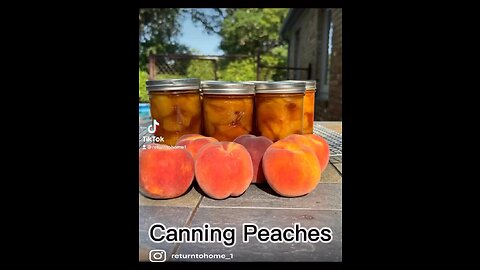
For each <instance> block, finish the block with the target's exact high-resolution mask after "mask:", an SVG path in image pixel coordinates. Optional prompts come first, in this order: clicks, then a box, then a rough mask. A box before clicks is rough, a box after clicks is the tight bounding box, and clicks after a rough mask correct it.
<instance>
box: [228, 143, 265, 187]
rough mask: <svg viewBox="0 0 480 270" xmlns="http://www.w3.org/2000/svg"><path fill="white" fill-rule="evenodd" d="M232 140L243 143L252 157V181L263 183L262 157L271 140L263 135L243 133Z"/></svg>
mask: <svg viewBox="0 0 480 270" xmlns="http://www.w3.org/2000/svg"><path fill="white" fill-rule="evenodd" d="M233 142H236V143H239V144H241V145H243V146H244V147H245V148H246V149H247V151H248V153H250V157H251V158H252V163H253V179H252V183H256V184H261V183H265V182H266V180H265V175H264V174H263V168H262V158H263V154H264V153H265V150H267V148H268V147H269V146H270V145H272V143H273V142H272V140H270V139H269V138H267V137H265V136H258V137H257V136H255V135H250V134H245V135H241V136H238V137H237V138H236V139H235V140H233Z"/></svg>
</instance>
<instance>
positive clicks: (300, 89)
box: [255, 81, 305, 94]
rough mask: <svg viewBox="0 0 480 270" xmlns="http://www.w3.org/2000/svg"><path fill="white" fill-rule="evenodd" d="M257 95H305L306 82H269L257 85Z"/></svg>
mask: <svg viewBox="0 0 480 270" xmlns="http://www.w3.org/2000/svg"><path fill="white" fill-rule="evenodd" d="M255 93H259V94H297V93H301V94H304V93H305V82H285V81H281V82H268V83H258V84H255Z"/></svg>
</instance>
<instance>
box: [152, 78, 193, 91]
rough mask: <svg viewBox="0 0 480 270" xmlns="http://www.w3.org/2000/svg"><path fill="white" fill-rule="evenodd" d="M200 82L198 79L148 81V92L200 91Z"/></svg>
mask: <svg viewBox="0 0 480 270" xmlns="http://www.w3.org/2000/svg"><path fill="white" fill-rule="evenodd" d="M199 88H200V80H199V79H196V78H186V79H166V80H151V81H147V90H148V91H149V92H150V91H179V90H198V89H199Z"/></svg>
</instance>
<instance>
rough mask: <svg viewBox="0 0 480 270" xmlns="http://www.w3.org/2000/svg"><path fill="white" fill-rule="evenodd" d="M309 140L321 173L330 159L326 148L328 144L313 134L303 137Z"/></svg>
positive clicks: (328, 150)
mask: <svg viewBox="0 0 480 270" xmlns="http://www.w3.org/2000/svg"><path fill="white" fill-rule="evenodd" d="M303 136H305V137H307V138H309V139H310V140H311V141H312V143H313V144H312V146H313V148H314V151H315V154H317V157H318V161H319V162H320V167H321V168H322V172H323V171H324V170H325V168H327V165H328V161H329V159H330V149H329V146H328V142H327V141H326V140H325V139H324V138H322V137H320V136H318V135H315V134H306V135H303Z"/></svg>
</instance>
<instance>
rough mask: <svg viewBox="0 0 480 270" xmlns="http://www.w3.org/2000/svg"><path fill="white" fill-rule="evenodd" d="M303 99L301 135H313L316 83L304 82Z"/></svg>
mask: <svg viewBox="0 0 480 270" xmlns="http://www.w3.org/2000/svg"><path fill="white" fill-rule="evenodd" d="M305 84H306V86H305V97H304V98H303V134H313V121H314V118H315V92H316V90H315V89H317V86H316V81H314V80H311V81H305Z"/></svg>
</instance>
